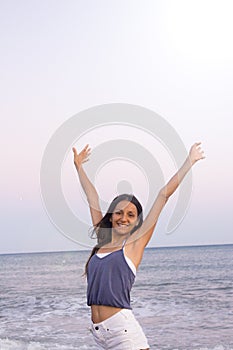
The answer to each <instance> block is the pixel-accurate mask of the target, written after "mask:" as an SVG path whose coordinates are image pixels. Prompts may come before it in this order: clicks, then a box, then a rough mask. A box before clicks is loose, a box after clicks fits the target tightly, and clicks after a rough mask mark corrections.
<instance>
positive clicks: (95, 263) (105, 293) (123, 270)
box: [87, 247, 135, 309]
mask: <svg viewBox="0 0 233 350" xmlns="http://www.w3.org/2000/svg"><path fill="white" fill-rule="evenodd" d="M134 280H135V275H134V274H133V272H132V270H131V269H130V267H129V265H128V264H127V262H126V260H125V256H124V251H123V247H122V249H120V250H117V251H115V252H112V253H110V254H108V255H107V256H105V257H103V258H99V257H98V256H96V254H95V255H93V256H92V257H91V259H90V261H89V264H88V268H87V305H89V306H91V305H106V306H114V307H119V308H124V309H131V306H130V291H131V288H132V286H133V283H134Z"/></svg>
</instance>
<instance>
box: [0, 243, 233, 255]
mask: <svg viewBox="0 0 233 350" xmlns="http://www.w3.org/2000/svg"><path fill="white" fill-rule="evenodd" d="M226 245H233V243H211V244H190V245H169V246H153V247H146V248H145V249H167V248H194V247H213V246H226ZM91 249H92V248H90V249H77V250H76V249H74V250H48V251H29V252H12V253H11V252H8V253H0V256H2V255H23V254H48V253H51V254H54V253H73V252H88V251H90V250H91Z"/></svg>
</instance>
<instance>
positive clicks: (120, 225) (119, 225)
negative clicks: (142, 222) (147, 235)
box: [117, 223, 129, 228]
mask: <svg viewBox="0 0 233 350" xmlns="http://www.w3.org/2000/svg"><path fill="white" fill-rule="evenodd" d="M117 226H118V227H123V228H125V227H129V225H128V224H121V223H118V224H117Z"/></svg>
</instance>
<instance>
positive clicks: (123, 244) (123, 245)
mask: <svg viewBox="0 0 233 350" xmlns="http://www.w3.org/2000/svg"><path fill="white" fill-rule="evenodd" d="M126 241H127V238H126V239H124V241H123V243H122V247H121V249H124V247H125V243H126Z"/></svg>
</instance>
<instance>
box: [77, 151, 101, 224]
mask: <svg viewBox="0 0 233 350" xmlns="http://www.w3.org/2000/svg"><path fill="white" fill-rule="evenodd" d="M72 150H73V152H74V165H75V167H76V169H77V172H78V175H79V180H80V183H81V185H82V188H83V190H84V192H85V194H86V197H87V201H88V204H89V208H90V212H91V218H92V223H93V225H96V224H97V223H98V222H99V221H100V220H101V219H102V217H103V216H102V213H101V209H100V205H99V196H98V193H97V191H96V189H95V187H94V185H93V184H92V183H91V181H90V180H89V178H88V176H87V174H86V172H85V171H84V169H83V163H85V162H87V161H88V160H89V158H88V157H89V156H90V154H91V149H90V147H89V145H86V146H85V147H84V148H83V150H82V151H81V152H80V153H78V152H77V150H76V148H74V147H73V148H72Z"/></svg>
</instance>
